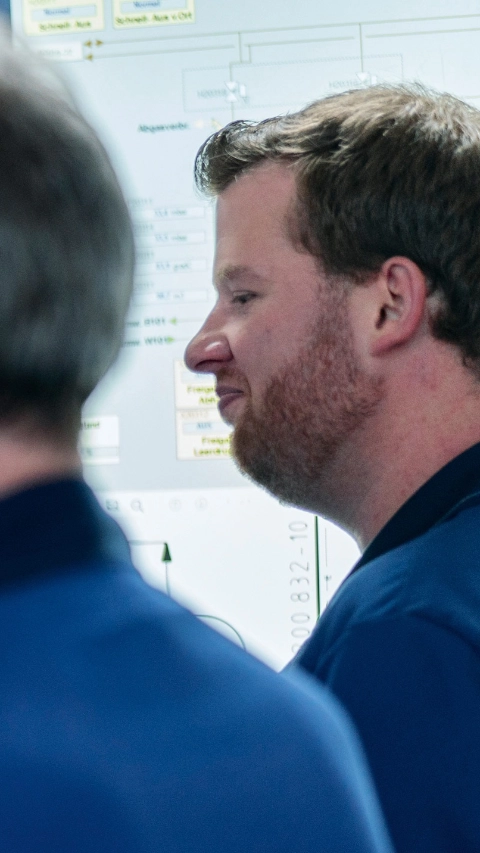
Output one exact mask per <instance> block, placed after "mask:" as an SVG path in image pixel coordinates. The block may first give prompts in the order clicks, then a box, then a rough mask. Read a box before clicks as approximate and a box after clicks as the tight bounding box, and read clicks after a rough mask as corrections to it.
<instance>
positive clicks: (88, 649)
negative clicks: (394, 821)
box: [0, 37, 391, 853]
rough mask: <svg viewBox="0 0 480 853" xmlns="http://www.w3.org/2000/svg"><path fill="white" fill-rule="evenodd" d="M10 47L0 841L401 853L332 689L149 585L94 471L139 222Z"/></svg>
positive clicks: (2, 236)
mask: <svg viewBox="0 0 480 853" xmlns="http://www.w3.org/2000/svg"><path fill="white" fill-rule="evenodd" d="M0 56H1V59H0V497H1V500H0V644H1V648H2V654H1V656H0V696H1V702H0V839H1V840H0V847H1V850H2V851H4V853H28V852H29V851H45V853H77V851H78V853H86V851H97V850H98V851H102V853H106V851H111V853H147V851H148V853H158V851H160V850H165V851H169V853H173V851H179V853H183V851H185V853H187V851H188V853H192V851H199V853H214V852H215V851H218V853H224V851H226V850H228V851H231V853H233V851H235V853H240V851H242V853H252V851H258V853H265V851H272V853H278V851H280V852H281V851H285V853H287V851H288V853H291V851H292V850H302V851H311V853H314V851H315V853H318V851H328V853H331V851H338V853H340V851H341V853H345V851H347V853H348V851H351V853H391V848H390V846H389V842H388V841H387V839H386V834H385V829H384V825H383V822H382V818H381V816H380V813H379V810H378V806H377V801H376V799H375V795H374V793H373V789H372V784H371V781H370V778H369V775H368V772H367V770H366V768H365V765H364V763H363V760H362V758H361V755H360V751H359V748H358V745H357V741H356V739H355V735H354V733H353V730H352V727H351V726H350V724H349V722H348V721H347V719H346V716H345V715H344V714H343V713H342V711H341V710H340V708H339V707H338V706H337V704H336V702H335V701H334V700H333V699H330V698H329V697H328V696H327V695H326V694H325V692H323V691H322V692H318V693H317V689H316V687H315V686H313V687H310V686H309V684H308V683H307V679H306V678H305V679H303V678H298V679H296V678H292V679H288V678H284V677H279V676H277V675H275V674H274V673H272V672H271V671H269V670H268V669H267V668H266V667H264V666H263V665H262V664H261V663H259V662H257V661H256V660H254V659H253V658H250V657H249V656H248V655H246V654H245V653H243V652H242V651H240V650H239V649H237V648H236V647H234V646H233V645H231V644H230V643H229V642H228V641H226V640H225V639H224V638H222V637H220V636H219V635H217V634H215V633H214V632H212V631H211V630H210V629H209V628H207V627H206V626H205V625H203V624H202V623H201V622H199V621H198V620H197V619H196V618H195V617H194V616H192V615H191V614H190V613H188V612H187V611H185V610H183V609H182V608H181V607H179V606H177V605H176V604H175V603H173V602H172V601H171V600H170V599H168V598H167V597H166V596H164V595H163V594H161V593H160V592H158V591H155V590H153V589H151V588H150V587H149V586H147V585H146V584H145V583H144V582H143V580H142V579H141V578H140V576H139V575H138V574H137V572H136V571H135V569H134V568H133V566H132V564H131V562H130V556H129V550H128V546H127V542H126V540H125V538H124V536H123V534H122V532H121V531H120V529H119V528H118V526H117V525H116V523H115V522H114V521H113V520H111V519H110V518H109V517H108V516H107V515H105V513H104V512H103V511H102V510H101V508H100V507H99V505H98V503H97V502H96V500H95V498H94V496H93V494H92V493H91V491H90V490H89V488H88V487H87V486H86V485H85V483H84V482H83V481H82V475H81V466H80V461H79V457H78V454H77V449H76V447H77V440H78V431H79V425H80V411H81V406H82V403H83V402H84V400H85V398H86V397H87V396H88V394H89V393H90V392H91V391H92V389H93V388H94V386H95V385H96V383H97V382H98V380H99V379H100V378H101V376H102V375H103V374H104V373H105V371H106V370H107V368H108V367H109V365H110V364H111V363H112V362H113V360H114V359H115V357H116V355H117V352H118V350H119V347H120V345H121V342H122V336H123V327H124V318H125V312H126V310H127V306H128V302H129V297H130V292H131V287H132V275H133V267H134V247H133V239H132V230H131V225H130V221H129V216H128V212H127V208H126V205H125V202H124V199H123V196H122V193H121V190H120V188H119V185H118V183H117V180H116V178H115V175H114V173H113V171H112V168H111V165H110V163H109V160H108V157H107V155H106V154H105V151H104V150H103V148H102V146H101V144H100V143H99V141H98V139H97V138H96V136H95V134H94V133H93V131H92V130H91V128H90V127H89V126H88V125H87V124H86V123H85V121H84V120H83V119H82V118H81V117H80V116H79V114H78V113H77V111H76V109H75V108H74V106H72V104H71V102H69V97H68V95H67V94H66V93H63V94H62V87H61V84H60V83H59V82H58V80H57V79H56V78H55V76H54V74H53V72H52V71H50V70H49V69H48V68H46V67H44V66H43V65H41V64H40V63H38V62H37V61H36V60H34V59H33V58H32V57H30V56H28V55H27V53H26V52H23V51H22V52H19V53H18V54H15V53H14V52H12V50H11V48H10V47H9V46H8V44H7V42H6V40H5V37H2V40H1V44H0Z"/></svg>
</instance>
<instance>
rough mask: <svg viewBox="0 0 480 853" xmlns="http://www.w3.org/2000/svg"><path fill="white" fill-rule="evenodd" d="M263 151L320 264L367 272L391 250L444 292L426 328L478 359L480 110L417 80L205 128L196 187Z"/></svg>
mask: <svg viewBox="0 0 480 853" xmlns="http://www.w3.org/2000/svg"><path fill="white" fill-rule="evenodd" d="M265 161H280V162H285V163H290V164H291V167H292V169H293V170H294V173H295V176H296V184H297V204H296V231H297V235H298V238H299V240H300V243H301V244H302V245H303V247H304V248H306V249H307V250H308V251H310V252H311V253H312V254H313V255H315V256H317V257H318V258H319V259H320V260H321V262H322V265H323V268H324V269H325V271H326V273H327V274H331V275H332V276H337V275H338V276H343V277H346V278H349V279H351V280H352V281H354V282H358V283H360V282H362V281H366V280H367V278H368V277H369V276H370V275H371V274H373V273H375V272H377V271H378V270H379V268H380V266H381V264H382V263H383V262H384V261H385V260H386V259H387V258H389V257H392V256H393V255H403V256H406V257H408V258H410V259H411V260H413V261H414V262H415V263H416V264H418V266H419V267H420V268H421V270H422V271H423V272H424V274H425V275H426V277H427V279H428V282H429V285H430V289H431V292H432V293H433V292H435V293H437V294H438V295H439V296H440V297H441V298H440V300H439V302H440V306H439V307H438V308H437V310H436V313H435V314H434V316H433V317H432V320H431V327H432V333H433V334H434V335H435V336H436V337H437V338H439V339H443V340H445V341H448V342H450V343H453V344H455V345H457V346H458V347H459V348H460V349H461V351H462V354H463V357H464V360H465V363H468V364H469V365H470V366H472V367H475V366H476V368H477V370H478V368H479V366H480V112H479V111H478V110H476V109H475V108H474V107H472V106H469V105H468V104H465V103H463V102H462V101H460V100H458V99H457V98H455V97H453V96H452V95H448V94H440V93H436V92H432V91H429V90H427V89H425V88H423V87H421V86H419V85H412V86H403V85H402V86H388V85H385V86H383V85H382V86H372V87H370V88H366V89H358V90H352V91H348V92H345V93H343V94H340V95H335V96H332V97H328V98H325V99H323V100H320V101H316V102H314V103H313V104H310V105H309V106H307V107H306V108H305V109H303V110H300V111H299V112H297V113H293V114H290V115H286V116H280V117H276V118H272V119H267V120H266V121H262V122H259V123H252V122H246V121H236V122H232V123H231V124H229V125H227V126H226V127H225V128H223V129H222V130H220V131H218V132H217V133H215V134H213V136H211V137H210V138H209V139H208V140H207V141H206V142H205V144H204V145H203V146H202V148H201V149H200V151H199V153H198V155H197V160H196V180H197V185H198V186H199V187H200V188H201V189H202V190H203V191H204V192H206V193H207V194H213V195H217V194H218V193H220V192H222V191H223V190H224V189H226V187H227V186H228V185H229V184H230V183H231V182H232V181H233V180H235V179H236V178H237V177H238V176H240V175H241V174H242V173H243V172H245V171H247V170H250V169H253V168H255V167H256V166H258V165H260V164H262V163H264V162H265Z"/></svg>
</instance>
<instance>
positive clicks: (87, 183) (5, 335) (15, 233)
mask: <svg viewBox="0 0 480 853" xmlns="http://www.w3.org/2000/svg"><path fill="white" fill-rule="evenodd" d="M0 53H1V58H0V425H2V424H3V423H5V422H9V423H10V422H12V423H16V422H17V421H22V420H26V421H27V422H29V421H31V422H32V424H34V425H36V426H38V427H39V428H42V429H45V430H47V432H51V433H52V434H53V433H55V434H56V435H57V436H62V435H63V436H64V437H67V438H68V439H69V440H72V438H74V436H75V431H76V430H77V429H78V426H79V418H80V409H81V405H82V403H83V402H84V400H85V399H86V397H87V396H88V395H89V394H90V392H91V391H92V390H93V388H94V387H95V385H96V384H97V382H98V381H99V379H100V378H101V377H102V376H103V374H104V373H105V371H106V370H107V368H108V367H109V366H110V365H111V363H112V362H113V361H114V359H115V357H116V356H117V354H118V351H119V348H120V345H121V343H122V338H123V329H124V319H125V312H126V310H127V307H128V303H129V299H130V294H131V288H132V278H133V268H134V244H133V235H132V228H131V224H130V218H129V215H128V211H127V206H126V203H125V200H124V197H123V194H122V191H121V189H120V186H119V184H118V181H117V178H116V176H115V174H114V172H113V169H112V166H111V163H110V161H109V158H108V156H107V154H106V152H105V150H104V148H103V146H102V145H101V143H100V142H99V140H98V138H97V136H96V134H95V133H94V132H93V130H92V129H91V127H90V126H89V125H88V124H87V122H86V121H85V120H84V119H83V118H82V117H81V115H80V114H79V113H78V111H77V110H76V108H75V106H74V104H73V102H72V100H71V96H70V95H69V93H68V92H67V90H66V89H65V88H64V86H63V84H62V83H61V82H60V81H59V79H58V77H57V75H56V73H54V72H53V71H52V70H51V69H50V68H49V66H47V65H45V64H44V63H42V62H40V60H37V59H36V58H34V57H33V56H32V55H30V54H29V53H28V51H26V50H23V49H22V50H15V51H14V50H13V49H12V48H11V47H10V46H9V45H8V41H7V39H6V37H5V36H4V35H3V37H2V34H1V33H0Z"/></svg>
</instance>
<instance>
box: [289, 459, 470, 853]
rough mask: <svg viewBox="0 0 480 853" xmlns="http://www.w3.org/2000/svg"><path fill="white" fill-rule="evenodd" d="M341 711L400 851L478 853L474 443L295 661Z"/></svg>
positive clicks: (401, 522)
mask: <svg viewBox="0 0 480 853" xmlns="http://www.w3.org/2000/svg"><path fill="white" fill-rule="evenodd" d="M295 663H296V665H297V666H300V667H301V668H303V669H306V670H307V671H308V672H310V673H312V674H313V675H315V676H316V677H317V678H318V679H319V680H320V681H322V682H324V683H326V684H328V686H329V687H330V688H331V690H332V691H333V692H334V693H335V694H336V695H337V697H338V698H340V699H341V701H342V702H343V703H344V704H345V706H346V707H347V709H348V710H349V712H350V714H351V716H352V717H353V719H354V722H355V723H356V725H357V728H358V731H359V732H360V735H361V738H362V740H363V743H364V746H365V748H366V752H367V756H368V758H369V761H370V765H371V767H372V770H373V775H374V779H375V781H376V784H377V789H378V792H379V794H380V800H381V802H382V805H383V808H384V811H385V814H386V817H387V823H388V825H389V828H390V831H391V834H392V837H393V841H394V844H395V845H396V847H397V850H398V851H399V853H407V851H408V853H413V851H415V853H426V852H427V851H428V853H446V851H451V853H460V851H461V853H469V851H472V853H473V851H478V850H479V849H480V806H479V804H480V736H479V733H480V731H479V730H480V445H475V446H474V447H472V448H470V449H469V450H467V451H465V452H464V453H462V454H461V455H460V456H458V457H457V458H456V459H454V460H453V461H451V462H450V463H449V464H448V465H446V466H445V467H444V468H443V469H442V470H441V471H439V472H438V473H437V474H436V475H435V476H434V477H432V479H431V480H429V481H428V482H427V483H426V484H425V485H424V486H422V488H420V489H419V491H418V492H416V493H415V494H414V495H413V496H412V497H411V498H410V499H409V500H408V501H407V502H406V503H405V504H404V505H403V506H402V507H401V508H400V509H399V511H398V512H397V513H396V514H395V516H393V518H392V519H391V520H390V521H389V522H388V523H387V524H386V526H385V527H384V528H383V529H382V530H381V531H380V533H379V534H378V536H377V537H376V538H375V539H374V540H373V542H372V543H371V544H370V546H369V547H368V548H367V549H366V551H365V553H364V554H363V556H362V557H361V559H360V560H359V561H358V563H357V564H356V566H355V567H354V569H353V571H352V573H351V574H350V575H349V577H348V578H347V579H346V581H345V582H344V583H343V584H342V586H341V587H340V589H339V590H338V592H337V593H336V595H335V596H334V598H333V599H332V601H331V603H330V604H329V606H328V607H327V609H326V611H325V613H324V614H323V616H322V617H321V618H320V620H319V623H318V625H317V627H316V629H315V631H314V633H313V635H312V637H311V638H310V639H309V640H308V641H307V643H306V644H305V646H304V647H303V648H302V649H301V650H300V653H299V655H298V656H297V658H296V661H295Z"/></svg>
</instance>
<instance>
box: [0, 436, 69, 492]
mask: <svg viewBox="0 0 480 853" xmlns="http://www.w3.org/2000/svg"><path fill="white" fill-rule="evenodd" d="M81 473H82V466H81V461H80V457H79V455H78V451H77V449H76V448H75V447H71V446H67V445H62V444H56V443H55V442H53V441H51V442H50V441H48V440H45V439H43V438H37V439H34V438H30V437H29V438H28V439H27V438H24V437H19V436H17V435H15V433H13V432H12V431H0V499H1V498H5V497H8V496H9V495H11V494H13V493H15V492H19V491H22V490H23V489H27V488H30V487H32V486H35V485H39V484H41V483H45V482H49V481H51V480H60V479H63V478H66V477H81Z"/></svg>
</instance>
